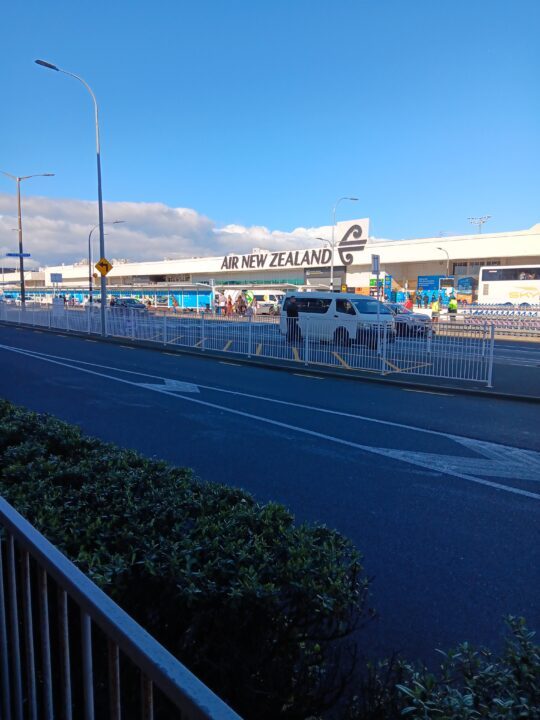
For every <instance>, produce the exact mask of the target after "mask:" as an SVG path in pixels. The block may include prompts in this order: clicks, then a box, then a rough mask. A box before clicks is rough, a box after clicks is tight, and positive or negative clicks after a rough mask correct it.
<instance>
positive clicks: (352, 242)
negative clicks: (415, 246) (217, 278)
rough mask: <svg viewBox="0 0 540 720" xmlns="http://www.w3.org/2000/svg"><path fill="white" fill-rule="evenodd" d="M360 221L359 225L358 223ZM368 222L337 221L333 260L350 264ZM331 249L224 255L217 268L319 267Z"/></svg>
mask: <svg viewBox="0 0 540 720" xmlns="http://www.w3.org/2000/svg"><path fill="white" fill-rule="evenodd" d="M360 222H361V223H362V224H360ZM367 228H368V221H367V220H362V221H358V222H357V223H355V224H354V225H350V224H349V223H339V224H338V226H337V228H336V237H339V234H338V233H339V232H341V233H343V234H342V237H341V240H339V241H338V242H337V243H336V252H335V256H334V262H335V263H336V264H337V263H338V258H339V264H341V265H352V264H353V262H354V259H355V254H356V253H360V252H363V250H364V248H365V246H366V243H367ZM331 262H332V251H331V250H330V249H329V248H320V249H318V250H282V251H278V252H261V253H252V254H250V255H227V256H226V257H224V258H223V262H222V263H221V270H248V269H249V270H270V269H271V268H294V267H305V268H310V267H320V266H321V265H330V263H331Z"/></svg>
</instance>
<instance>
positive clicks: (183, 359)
mask: <svg viewBox="0 0 540 720" xmlns="http://www.w3.org/2000/svg"><path fill="white" fill-rule="evenodd" d="M0 363H1V365H0V367H1V372H0V395H1V396H3V397H5V398H7V399H9V400H12V401H13V402H16V403H18V404H21V405H24V406H26V407H29V408H31V409H34V410H38V411H46V412H50V413H52V414H54V415H56V416H58V417H60V418H63V419H65V420H67V421H69V422H74V423H77V424H79V425H80V426H81V427H82V428H83V429H84V430H85V431H86V432H87V433H89V434H92V435H96V436H99V437H101V438H103V439H105V440H107V441H113V442H116V443H118V444H120V445H122V446H125V447H130V448H135V449H138V450H140V451H141V452H142V453H144V454H146V455H148V456H155V457H158V458H164V459H166V460H169V461H171V462H173V463H175V464H177V465H181V466H189V467H192V468H194V470H195V472H196V473H197V475H198V476H199V477H201V478H204V479H207V480H213V481H219V482H224V483H227V484H230V485H237V486H241V487H242V488H244V489H246V490H248V491H250V492H252V493H253V494H254V495H255V496H256V497H257V498H258V499H259V500H261V501H266V500H276V501H279V502H282V503H284V504H285V505H286V506H287V507H289V508H290V509H291V510H292V512H294V514H295V515H296V517H297V519H298V520H309V521H319V522H323V523H325V524H327V525H328V526H330V527H334V528H337V529H338V530H339V531H340V532H342V533H344V534H345V535H347V536H348V537H350V538H351V539H352V540H353V541H354V543H355V544H356V546H357V547H358V548H359V549H360V550H361V551H362V553H363V554H364V565H365V568H366V571H367V573H368V574H369V575H370V576H373V577H374V580H373V584H372V598H371V603H372V605H373V606H374V607H375V608H376V610H377V611H378V613H379V618H378V620H377V621H376V622H375V623H373V624H372V625H371V626H370V627H368V629H367V630H365V631H363V633H362V635H361V637H362V638H363V641H362V642H363V648H362V649H364V650H365V651H366V652H367V653H368V654H369V655H371V656H372V657H373V656H376V655H382V654H387V653H389V652H391V651H393V650H400V651H403V652H404V653H405V654H406V655H407V656H408V657H410V658H422V659H425V660H427V661H431V662H432V661H434V659H435V658H436V655H435V654H434V650H435V648H442V649H447V648H449V647H451V646H453V645H455V644H457V643H458V642H460V641H462V640H465V639H467V640H469V641H472V642H474V643H484V644H489V645H493V646H495V645H496V644H497V642H498V639H499V637H500V633H501V631H502V618H503V616H504V615H506V614H514V615H524V616H525V617H526V618H527V620H528V622H529V624H530V625H531V627H536V628H537V629H540V603H539V600H538V598H539V592H538V590H539V588H540V453H539V450H540V437H539V422H538V419H539V415H540V413H539V406H538V404H533V403H520V402H514V401H510V400H500V399H496V398H484V397H469V396H461V395H459V394H454V393H453V392H450V391H448V392H438V391H434V390H427V389H426V390H425V391H422V390H412V389H407V388H399V387H391V386H385V385H382V384H374V383H365V382H361V381H355V380H345V379H344V380H340V379H333V378H329V377H325V378H323V377H318V376H316V375H315V376H313V375H304V374H303V373H302V371H301V369H299V370H298V372H296V373H293V372H284V371H279V370H271V369H264V368H260V367H250V366H244V365H241V364H239V363H236V362H235V361H234V357H232V356H231V359H230V361H226V360H216V359H210V358H203V357H194V356H190V355H177V354H176V353H170V352H165V351H153V350H146V349H139V348H132V347H129V346H122V345H115V344H108V343H101V342H98V341H96V340H90V339H84V338H78V337H68V336H63V335H57V334H52V333H47V332H40V331H34V330H29V329H18V328H16V327H5V326H1V327H0ZM516 369H517V368H516Z"/></svg>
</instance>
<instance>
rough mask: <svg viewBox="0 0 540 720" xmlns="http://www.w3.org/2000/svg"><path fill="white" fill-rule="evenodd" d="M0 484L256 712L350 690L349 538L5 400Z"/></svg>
mask: <svg viewBox="0 0 540 720" xmlns="http://www.w3.org/2000/svg"><path fill="white" fill-rule="evenodd" d="M0 456H1V470H0V492H1V494H2V495H3V496H4V497H5V498H6V499H7V500H8V501H9V502H10V503H12V504H13V505H14V506H15V507H16V508H17V509H18V510H19V512H21V513H22V515H23V516H25V517H26V518H27V519H28V520H29V522H31V523H32V524H33V525H35V526H36V527H37V528H38V529H39V530H40V531H41V532H42V533H43V534H44V535H45V536H46V537H47V538H48V539H49V540H50V541H51V542H53V543H54V544H55V545H57V546H58V547H59V548H60V549H61V550H62V551H63V552H64V553H65V554H66V555H68V557H70V558H71V559H72V560H73V561H74V562H75V563H76V564H77V565H78V566H79V567H80V568H81V569H82V570H83V571H84V572H86V573H87V574H88V575H89V576H90V577H91V578H92V579H93V580H94V581H95V582H96V583H97V584H98V585H99V586H101V587H102V588H103V589H105V590H106V591H107V592H108V594H109V595H111V596H112V597H113V598H114V599H115V600H116V601H117V602H118V603H119V604H120V605H121V606H122V607H123V608H124V609H125V610H126V611H127V612H128V613H129V614H130V615H132V616H133V617H134V618H136V619H137V620H138V621H139V622H140V623H141V624H142V625H143V626H144V627H146V628H147V629H148V630H149V631H150V632H151V633H152V634H153V635H154V636H155V637H156V638H157V639H158V640H159V641H160V642H162V643H163V644H164V645H166V646H167V647H168V648H169V649H170V650H171V651H172V652H173V653H174V654H175V655H176V656H177V657H179V658H180V659H181V660H182V661H183V662H185V663H186V664H187V665H188V667H190V669H191V670H192V671H193V672H195V673H196V674H197V675H198V676H199V677H201V679H202V680H203V681H205V682H206V683H207V684H208V685H209V686H210V687H212V689H214V691H215V692H217V693H218V694H219V695H220V696H221V697H223V698H224V699H225V700H226V701H227V702H229V703H230V704H231V705H232V706H233V707H234V708H235V709H236V710H237V711H238V712H239V713H240V714H242V715H243V716H245V717H246V718H256V719H257V720H263V719H264V718H272V719H274V718H277V717H282V718H298V719H301V718H305V717H307V716H308V715H309V714H310V713H317V712H319V713H320V712H322V711H323V710H324V709H325V708H326V707H328V706H329V705H331V704H332V703H333V702H334V701H335V699H336V698H337V697H338V696H339V694H340V693H341V691H342V690H343V688H344V686H345V684H346V682H347V677H348V671H349V670H350V668H351V666H352V663H353V657H352V655H351V656H350V655H349V654H348V649H349V648H348V645H347V641H346V639H347V638H348V636H349V635H350V634H351V632H352V630H353V629H354V628H355V627H356V626H357V623H358V621H359V620H361V619H362V618H365V617H366V616H367V615H368V611H367V610H366V608H365V601H366V595H367V590H368V583H367V580H366V579H365V577H363V574H362V567H361V565H360V558H359V556H358V553H357V552H356V551H355V549H354V548H353V547H352V545H351V544H350V542H349V541H348V540H346V539H345V538H343V537H342V536H340V535H339V534H338V533H337V532H334V531H332V530H329V529H327V528H326V527H322V526H313V525H312V526H310V525H298V526H297V525H295V524H294V519H293V517H292V516H291V514H290V513H289V512H287V510H286V509H284V508H283V507H282V506H280V505H277V504H274V503H269V504H266V505H260V504H257V503H256V502H255V501H254V499H253V498H252V497H251V496H250V495H249V494H247V493H245V492H243V491H241V490H238V489H234V488H229V487H225V486H222V485H218V484H213V483H208V484H204V483H202V482H200V481H197V480H195V479H194V478H193V477H192V475H191V473H190V471H187V470H183V469H178V468H174V467H171V466H169V465H167V464H165V463H163V462H157V461H153V460H148V459H145V458H144V457H142V456H141V455H139V454H137V453H135V452H132V451H127V450H121V449H119V448H117V447H114V446H112V445H109V444H105V443H103V442H100V441H98V440H96V439H92V438H89V437H85V436H84V435H83V434H82V433H81V432H80V431H79V429H77V428H76V427H73V426H70V425H67V424H65V423H62V422H60V421H58V420H55V419H53V418H50V417H47V416H40V415H38V414H35V413H30V412H27V411H24V410H21V409H18V408H16V407H14V406H13V405H11V404H9V403H7V402H2V403H0Z"/></svg>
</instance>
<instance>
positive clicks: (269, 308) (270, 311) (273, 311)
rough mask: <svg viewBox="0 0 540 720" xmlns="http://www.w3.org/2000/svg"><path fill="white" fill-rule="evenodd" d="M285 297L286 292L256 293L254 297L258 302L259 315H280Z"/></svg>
mask: <svg viewBox="0 0 540 720" xmlns="http://www.w3.org/2000/svg"><path fill="white" fill-rule="evenodd" d="M284 296H285V293H284V292H268V291H265V292H254V293H253V297H254V299H255V300H256V301H257V314H258V315H279V311H280V307H281V301H282V300H283V297H284Z"/></svg>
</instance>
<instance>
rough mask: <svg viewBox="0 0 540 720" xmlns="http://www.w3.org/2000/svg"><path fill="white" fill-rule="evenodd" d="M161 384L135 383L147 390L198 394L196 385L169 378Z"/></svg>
mask: <svg viewBox="0 0 540 720" xmlns="http://www.w3.org/2000/svg"><path fill="white" fill-rule="evenodd" d="M163 380H164V382H163V383H137V385H138V386H139V387H142V388H146V389H147V390H157V391H158V392H159V391H166V392H181V393H186V392H187V393H198V392H199V388H198V387H197V385H194V384H193V383H189V382H182V381H181V380H172V379H171V378H163Z"/></svg>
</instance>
